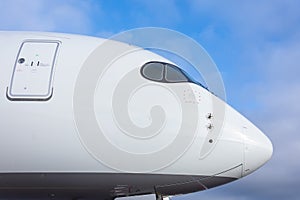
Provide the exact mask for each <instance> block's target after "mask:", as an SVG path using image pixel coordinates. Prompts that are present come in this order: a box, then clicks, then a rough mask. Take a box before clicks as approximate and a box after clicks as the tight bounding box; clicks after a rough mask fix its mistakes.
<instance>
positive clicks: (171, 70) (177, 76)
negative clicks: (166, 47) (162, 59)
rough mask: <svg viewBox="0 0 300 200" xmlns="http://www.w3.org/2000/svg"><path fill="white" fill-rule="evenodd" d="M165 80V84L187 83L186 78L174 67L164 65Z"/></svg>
mask: <svg viewBox="0 0 300 200" xmlns="http://www.w3.org/2000/svg"><path fill="white" fill-rule="evenodd" d="M165 66H166V71H165V73H166V74H165V79H166V81H167V82H173V83H174V82H187V81H188V78H187V77H186V76H185V75H184V74H183V73H182V71H181V70H180V69H179V68H177V67H175V66H174V65H170V64H166V65H165Z"/></svg>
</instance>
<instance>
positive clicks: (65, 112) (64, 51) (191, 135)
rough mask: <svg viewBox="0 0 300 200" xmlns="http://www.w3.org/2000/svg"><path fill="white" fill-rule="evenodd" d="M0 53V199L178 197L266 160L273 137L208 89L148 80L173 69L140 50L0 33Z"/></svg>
mask: <svg viewBox="0 0 300 200" xmlns="http://www.w3.org/2000/svg"><path fill="white" fill-rule="evenodd" d="M0 52H1V53H0V60H1V65H0V94H1V96H0V119H1V120H0V127H1V130H0V198H1V197H4V198H20V197H33V198H47V197H49V196H50V197H55V198H57V199H59V198H66V197H71V198H87V199H88V198H103V199H113V198H115V197H120V196H131V195H141V194H151V193H156V194H158V195H176V194H184V193H189V192H194V191H200V190H205V189H208V188H211V187H215V186H218V185H221V184H224V183H227V182H231V181H233V180H236V179H239V178H241V177H243V176H245V175H248V174H249V173H251V172H253V171H254V170H256V169H257V168H259V167H260V166H262V165H263V164H264V163H265V162H266V161H267V160H269V159H270V157H271V155H272V144H271V142H270V141H269V139H268V138H267V137H266V136H265V135H264V134H263V133H262V132H261V131H260V130H259V129H258V128H256V127H255V126H254V125H253V124H252V123H251V122H249V121H248V120H247V119H246V118H244V117H243V116H242V115H240V114H239V113H238V112H237V111H235V110H234V109H233V108H231V107H230V106H228V105H227V104H226V103H225V102H223V101H222V100H220V99H219V98H218V97H216V96H215V95H213V94H212V93H211V92H209V91H208V90H206V89H205V88H203V87H201V86H199V85H197V84H195V83H191V82H186V81H184V82H181V81H178V82H176V81H173V80H170V81H169V82H168V80H167V79H166V78H163V79H164V80H161V81H160V80H158V79H157V80H151V77H150V78H149V77H147V74H146V77H145V76H143V74H142V73H143V72H142V67H143V66H145V65H147V63H151V62H154V63H155V64H157V63H158V64H159V63H163V69H164V71H163V72H162V74H161V76H164V77H165V76H167V72H166V71H167V70H169V69H167V66H168V65H167V64H172V62H170V61H169V60H167V59H165V58H163V57H161V56H159V55H157V54H154V53H152V52H149V51H147V50H144V49H141V48H138V47H134V46H130V45H128V44H124V43H120V42H116V41H109V40H104V39H100V38H92V37H86V36H77V35H68V34H56V33H27V32H0ZM172 66H173V65H172ZM149 70H152V69H151V68H150V69H149ZM170 70H171V69H170ZM145 73H147V71H146V72H145ZM168 73H170V74H171V72H168ZM165 79H166V80H167V81H166V80H165ZM219 112H221V113H219Z"/></svg>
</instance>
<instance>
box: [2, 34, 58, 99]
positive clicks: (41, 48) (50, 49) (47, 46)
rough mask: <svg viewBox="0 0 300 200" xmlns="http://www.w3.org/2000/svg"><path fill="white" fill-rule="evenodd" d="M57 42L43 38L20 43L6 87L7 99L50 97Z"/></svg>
mask: <svg viewBox="0 0 300 200" xmlns="http://www.w3.org/2000/svg"><path fill="white" fill-rule="evenodd" d="M59 44H60V43H59V42H58V41H43V40H30V41H25V42H23V43H22V45H21V47H20V49H19V53H18V56H17V58H16V61H15V66H14V70H13V73H12V77H11V81H10V85H9V87H8V88H7V97H8V99H9V100H17V101H47V100H49V99H50V98H51V96H52V93H53V88H52V79H53V71H54V65H55V60H56V57H57V51H58V47H59Z"/></svg>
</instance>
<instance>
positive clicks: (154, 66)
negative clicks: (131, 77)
mask: <svg viewBox="0 0 300 200" xmlns="http://www.w3.org/2000/svg"><path fill="white" fill-rule="evenodd" d="M142 74H143V75H144V76H145V77H146V78H147V79H150V80H154V81H162V80H163V75H164V64H163V63H159V62H153V63H147V64H146V65H145V66H144V67H143V68H142Z"/></svg>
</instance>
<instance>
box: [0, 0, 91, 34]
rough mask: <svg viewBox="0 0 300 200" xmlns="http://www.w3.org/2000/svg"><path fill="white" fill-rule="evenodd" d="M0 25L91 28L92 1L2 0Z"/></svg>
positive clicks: (68, 29) (71, 29)
mask: <svg viewBox="0 0 300 200" xmlns="http://www.w3.org/2000/svg"><path fill="white" fill-rule="evenodd" d="M0 6H1V8H5V9H2V10H1V12H0V29H2V30H29V31H30V30H38V31H61V32H81V33H87V32H89V31H91V21H90V19H89V13H91V11H92V9H95V7H93V6H92V2H91V1H80V2H78V1H73V0H65V1H58V0H53V1H46V0H31V1H26V0H1V2H0Z"/></svg>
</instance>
